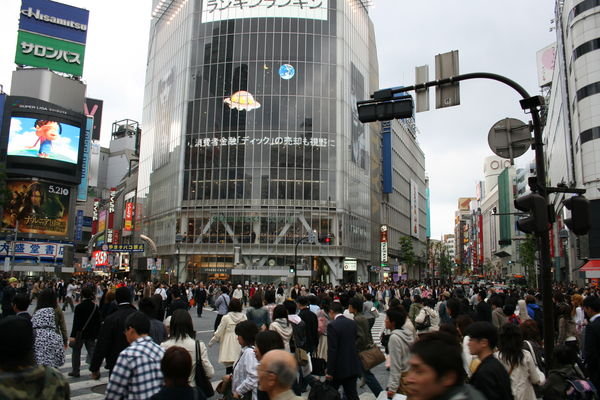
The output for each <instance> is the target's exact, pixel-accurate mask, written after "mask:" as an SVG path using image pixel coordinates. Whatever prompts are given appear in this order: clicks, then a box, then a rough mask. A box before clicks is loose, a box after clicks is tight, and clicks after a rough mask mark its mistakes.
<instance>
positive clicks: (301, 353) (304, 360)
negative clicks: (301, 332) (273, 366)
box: [294, 347, 310, 367]
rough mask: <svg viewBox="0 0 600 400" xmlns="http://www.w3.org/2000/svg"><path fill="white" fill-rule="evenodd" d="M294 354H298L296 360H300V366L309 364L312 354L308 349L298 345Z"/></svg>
mask: <svg viewBox="0 0 600 400" xmlns="http://www.w3.org/2000/svg"><path fill="white" fill-rule="evenodd" d="M294 355H295V356H296V362H298V365H299V366H301V367H305V366H307V365H308V362H309V360H310V356H309V355H308V352H307V351H306V350H304V349H303V348H301V347H296V351H294Z"/></svg>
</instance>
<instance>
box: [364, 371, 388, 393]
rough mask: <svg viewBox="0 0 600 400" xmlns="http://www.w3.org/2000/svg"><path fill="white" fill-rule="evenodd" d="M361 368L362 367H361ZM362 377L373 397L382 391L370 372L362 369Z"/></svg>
mask: <svg viewBox="0 0 600 400" xmlns="http://www.w3.org/2000/svg"><path fill="white" fill-rule="evenodd" d="M361 368H362V366H361ZM362 372H363V377H364V378H365V383H366V384H367V386H368V387H369V389H371V392H373V394H374V395H375V397H377V396H379V393H380V392H381V391H382V390H383V388H382V387H381V385H380V384H379V381H378V380H377V378H375V375H373V373H372V372H371V371H370V370H365V369H364V368H362Z"/></svg>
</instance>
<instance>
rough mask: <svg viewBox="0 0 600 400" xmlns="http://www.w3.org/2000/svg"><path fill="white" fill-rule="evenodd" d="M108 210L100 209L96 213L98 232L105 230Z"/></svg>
mask: <svg viewBox="0 0 600 400" xmlns="http://www.w3.org/2000/svg"><path fill="white" fill-rule="evenodd" d="M107 214H108V212H107V211H106V210H102V211H100V213H99V214H98V232H104V231H106V215H107Z"/></svg>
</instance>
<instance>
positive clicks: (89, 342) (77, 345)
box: [69, 286, 102, 377]
mask: <svg viewBox="0 0 600 400" xmlns="http://www.w3.org/2000/svg"><path fill="white" fill-rule="evenodd" d="M81 297H82V298H83V301H82V302H81V303H79V304H78V305H77V306H76V307H75V311H74V315H73V328H72V329H71V336H70V337H69V342H70V343H71V346H72V347H73V357H72V359H71V362H72V369H71V372H69V376H74V377H79V368H80V367H81V349H82V347H83V346H84V345H85V349H86V350H87V362H88V363H89V362H90V361H91V358H92V354H94V347H95V344H96V338H97V337H98V331H99V330H100V324H101V323H102V319H101V318H100V310H99V309H98V306H96V304H94V300H93V298H94V292H93V290H92V287H90V286H85V287H84V288H83V289H81ZM80 332H81V338H80V340H76V338H77V334H78V333H80Z"/></svg>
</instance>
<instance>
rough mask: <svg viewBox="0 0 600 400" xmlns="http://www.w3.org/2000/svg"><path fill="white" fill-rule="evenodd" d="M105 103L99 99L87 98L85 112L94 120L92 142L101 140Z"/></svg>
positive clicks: (84, 106)
mask: <svg viewBox="0 0 600 400" xmlns="http://www.w3.org/2000/svg"><path fill="white" fill-rule="evenodd" d="M103 106H104V102H103V101H102V100H98V99H90V98H87V97H86V98H85V104H84V105H83V110H84V113H85V115H86V116H88V117H91V118H93V119H94V127H93V129H92V140H100V128H101V127H102V108H103Z"/></svg>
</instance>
